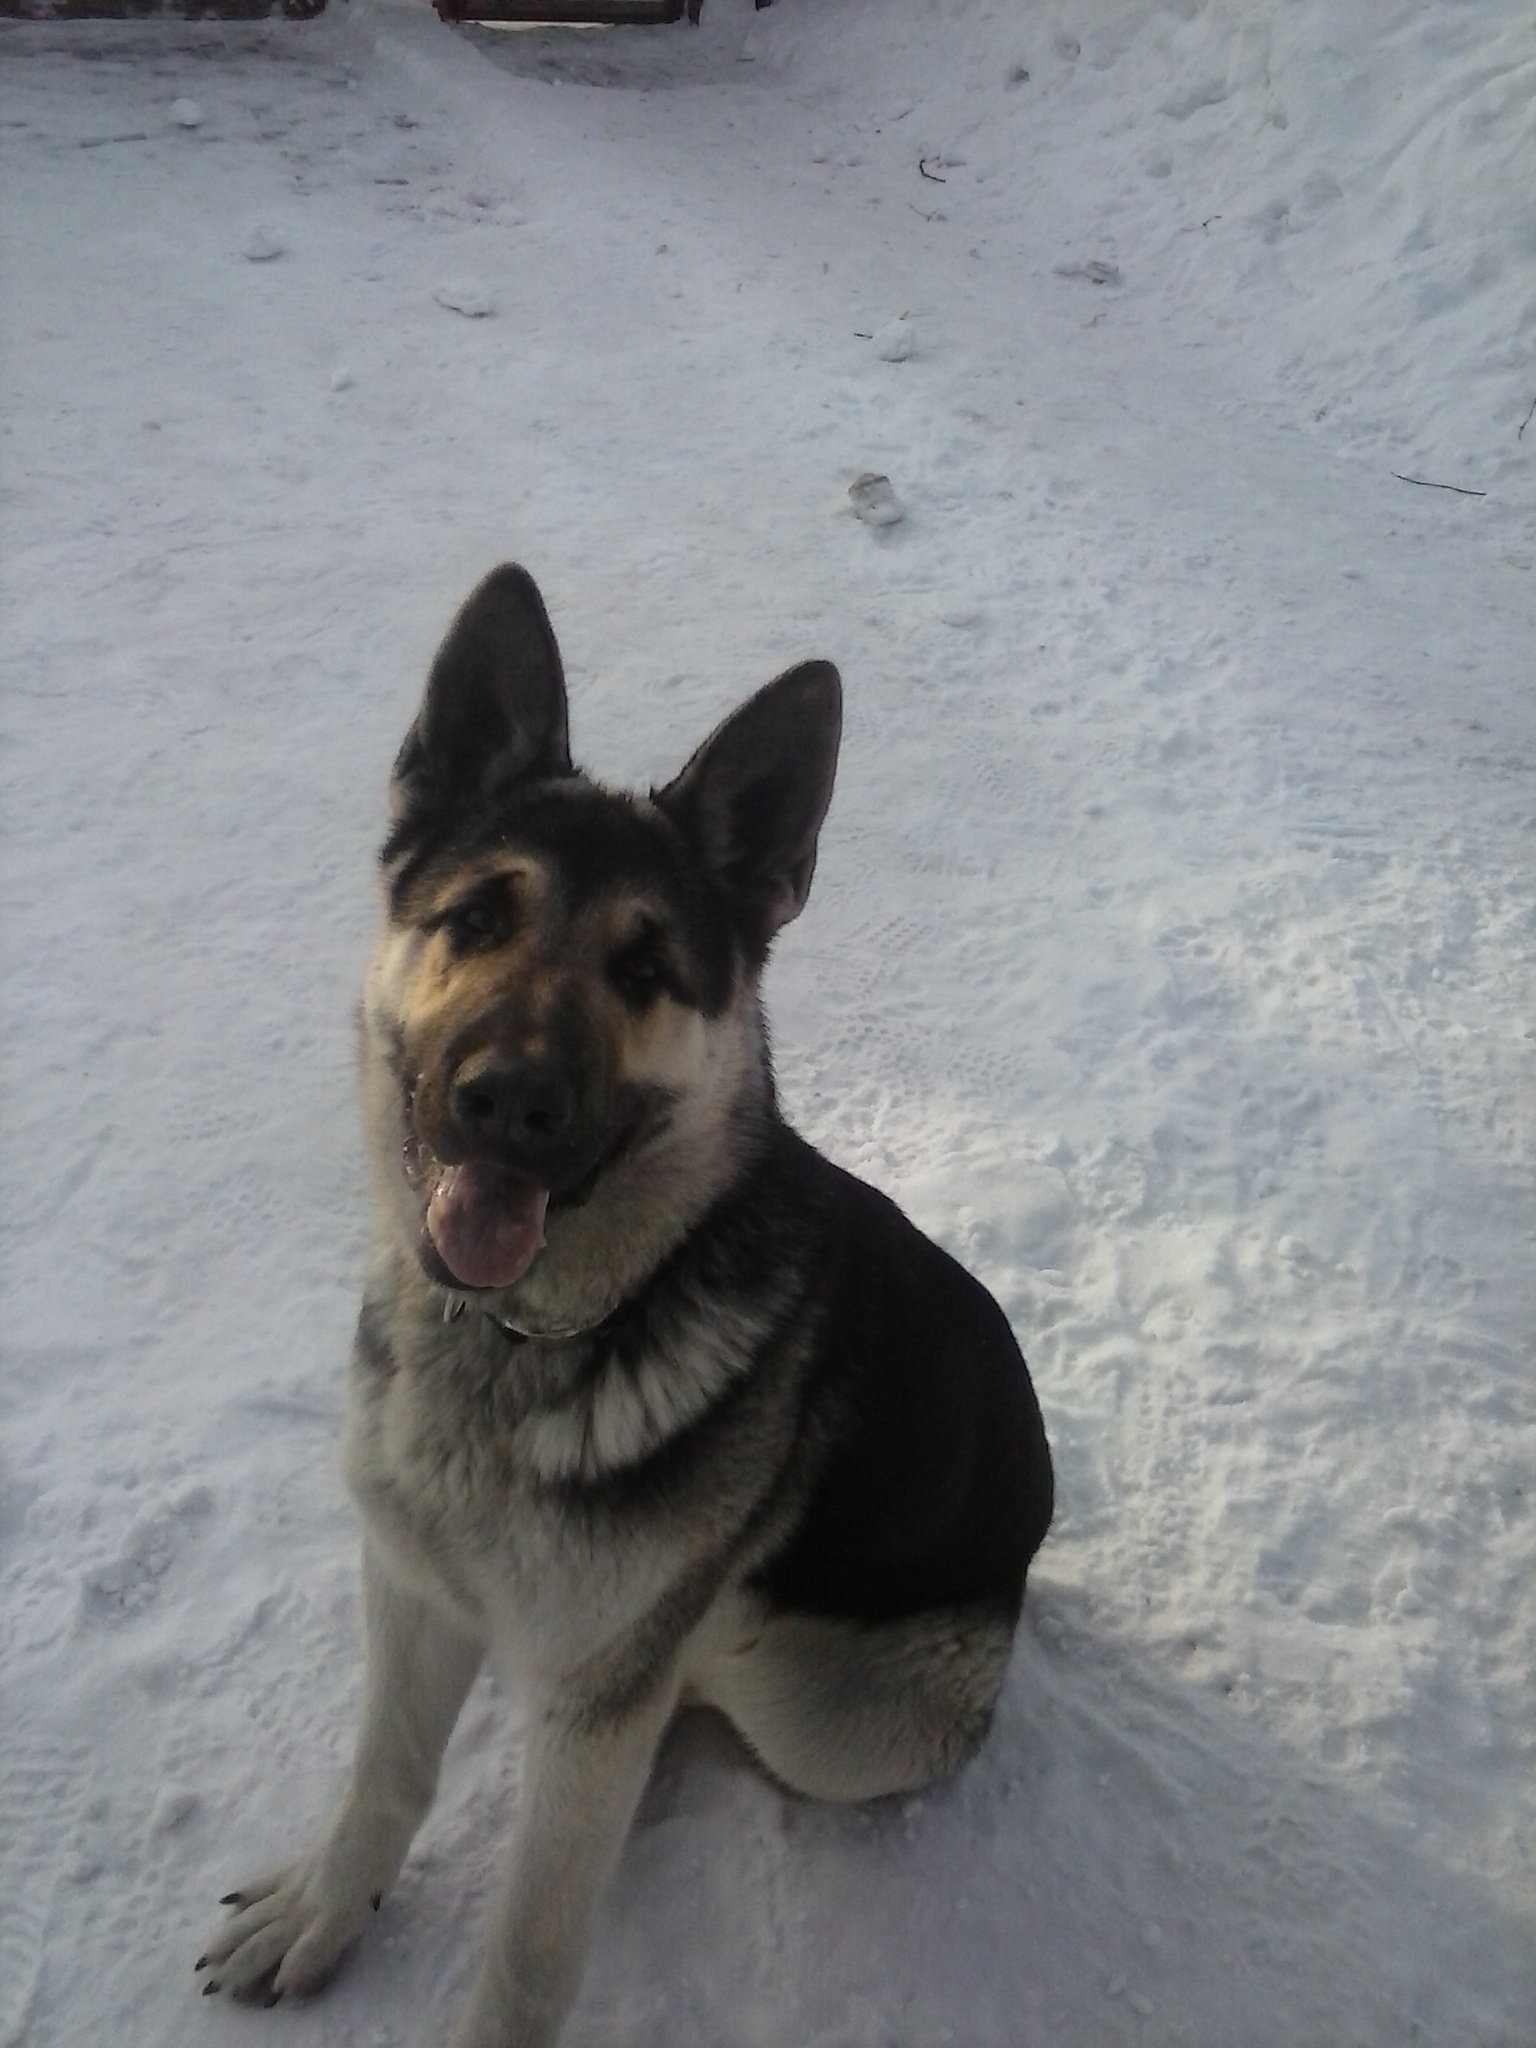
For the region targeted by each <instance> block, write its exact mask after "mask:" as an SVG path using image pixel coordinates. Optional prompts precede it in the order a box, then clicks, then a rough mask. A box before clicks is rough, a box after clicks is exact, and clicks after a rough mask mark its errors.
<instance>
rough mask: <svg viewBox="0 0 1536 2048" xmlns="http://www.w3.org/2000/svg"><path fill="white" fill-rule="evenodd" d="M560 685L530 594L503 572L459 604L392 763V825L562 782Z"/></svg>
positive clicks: (566, 766)
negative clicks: (537, 781)
mask: <svg viewBox="0 0 1536 2048" xmlns="http://www.w3.org/2000/svg"><path fill="white" fill-rule="evenodd" d="M570 772H571V749H570V740H569V737H568V732H567V723H566V702H565V677H564V675H563V674H562V672H561V668H560V650H559V648H558V647H557V646H556V645H555V635H554V629H553V628H552V627H551V625H550V623H549V614H548V613H547V612H546V611H545V609H544V600H543V599H542V598H541V597H540V596H539V592H538V586H537V584H535V582H534V580H533V578H532V577H531V576H530V575H529V574H528V571H527V570H526V569H520V568H519V567H518V566H517V564H516V563H515V562H505V563H503V564H502V566H501V568H499V569H493V570H492V571H491V573H490V575H489V576H487V577H486V579H485V581H484V582H483V583H482V584H480V585H479V587H478V588H477V589H476V590H474V591H473V592H472V593H471V594H470V596H469V597H468V598H467V599H466V600H465V602H464V606H463V609H462V610H461V611H460V613H459V615H458V617H457V618H456V619H455V620H454V622H453V624H452V625H451V626H450V627H449V628H448V637H447V639H446V640H444V642H443V644H442V646H441V647H440V648H439V649H438V652H437V659H436V660H435V661H434V662H433V664H432V673H431V675H430V676H429V677H428V678H427V692H426V695H425V697H424V698H423V699H422V704H421V709H420V711H419V712H418V713H417V714H416V722H415V724H414V725H413V726H412V727H411V729H410V731H409V732H408V733H407V734H406V736H405V739H404V742H403V743H402V745H401V748H400V752H399V754H398V755H397V756H396V758H395V770H394V776H393V779H392V781H391V784H390V798H391V803H392V807H393V810H394V814H395V819H396V822H397V824H399V823H401V822H403V821H406V820H409V819H411V818H414V817H419V816H421V815H422V813H423V812H426V811H429V810H433V809H436V808H438V807H439V806H442V805H447V804H452V803H453V802H455V801H456V800H459V801H462V800H463V799H464V798H466V797H486V796H499V795H500V794H502V792H503V791H505V790H508V789H510V788H511V787H512V786H513V784H514V783H517V782H521V781H522V780H523V779H524V777H526V776H530V775H569V774H570Z"/></svg>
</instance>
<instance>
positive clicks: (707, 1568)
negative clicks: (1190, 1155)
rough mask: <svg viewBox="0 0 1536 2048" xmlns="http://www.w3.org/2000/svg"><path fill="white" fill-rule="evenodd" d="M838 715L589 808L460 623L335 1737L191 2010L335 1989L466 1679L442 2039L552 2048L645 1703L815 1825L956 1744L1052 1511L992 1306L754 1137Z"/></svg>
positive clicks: (436, 699) (391, 1160) (413, 825)
mask: <svg viewBox="0 0 1536 2048" xmlns="http://www.w3.org/2000/svg"><path fill="white" fill-rule="evenodd" d="M840 724H841V687H840V684H839V680H838V675H837V671H836V670H835V669H834V668H833V667H831V666H830V664H828V663H826V662H819V661H812V662H807V663H805V664H803V665H802V666H801V667H798V668H794V669H791V670H789V671H788V673H787V674H784V675H781V676H780V677H779V678H778V680H777V681H776V682H772V683H769V684H768V685H767V687H766V688H765V689H763V690H760V691H759V692H758V693H757V695H756V696H754V697H752V698H750V699H749V700H748V701H747V703H745V704H744V705H743V706H742V707H741V708H740V709H739V710H738V711H737V712H735V713H734V714H733V716H731V717H730V718H728V719H727V720H726V721H725V723H724V724H723V725H722V726H720V727H719V729H718V730H717V731H716V732H715V733H713V734H712V735H711V737H710V738H709V739H707V740H706V741H705V742H704V744H703V746H702V747H700V748H699V750H698V752H697V753H696V754H695V755H694V756H693V758H692V760H690V761H689V763H688V765H687V766H686V767H685V768H684V769H683V770H682V772H681V774H679V775H678V776H677V777H676V779H675V780H674V781H672V782H670V783H668V784H667V786H666V787H665V788H664V789H660V790H655V791H653V792H652V793H651V794H650V795H649V796H647V797H631V796H626V795H618V794H615V793H614V792H612V791H610V790H607V789H603V788H601V787H599V785H598V784H597V783H595V782H593V781H591V780H590V779H589V778H588V777H587V776H586V775H584V774H582V773H580V772H579V771H578V770H576V769H575V768H573V767H572V765H571V755H570V749H569V745H568V741H567V718H566V695H565V684H564V679H563V676H562V673H561V665H560V656H559V652H558V649H557V647H556V644H555V638H554V634H553V632H552V630H551V628H550V624H549V620H548V617H547V615H546V613H545V609H544V605H543V603H542V601H541V599H540V597H539V593H538V591H537V589H536V588H535V586H534V583H533V581H532V579H531V578H530V577H529V576H528V574H527V573H526V571H524V570H522V569H520V568H517V567H514V566H505V567H503V568H500V569H497V570H495V571H494V572H493V573H492V574H491V575H490V576H489V577H488V578H487V579H486V581H485V582H484V583H482V584H481V585H480V587H479V588H478V589H477V590H476V591H475V592H474V593H473V595H472V596H471V597H470V598H469V600H468V602H467V603H466V604H465V606H464V608H463V610H462V611H461V612H460V613H459V615H458V617H457V619H456V620H455V622H454V624H453V626H452V627H451V629H450V631H449V633H448V637H447V639H446V640H445V642H444V643H443V646H442V649H441V651H440V652H439V654H438V656H437V659H436V662H435V663H434V665H433V668H432V672H431V675H430V678H429V680H428V683H427V689H426V695H425V698H424V701H423V703H422V706H421V710H420V713H419V715H418V716H417V718H416V721H415V723H414V724H413V725H412V726H411V728H410V730H409V732H408V733H407V734H406V737H405V742H404V744H403V746H402V747H401V749H400V753H399V757H398V759H397V760H396V763H395V768H394V774H393V780H392V787H391V799H392V816H393V822H392V825H391V827H390V831H389V836H388V838H387V840H386V842H385V845H384V849H383V855H382V865H383V876H384V894H385V919H384V929H383V934H382V936H381V938H380V940H379V942H378V947H377V950H376V952H375V954H374V956H373V961H372V964H371V966H370V969H369V972H368V978H367V984H366V990H365V994H364V1000H363V1014H362V1041H363V1087H364V1097H365V1105H366V1112H367V1126H368V1135H369V1140H370V1148H371V1154H372V1163H373V1170H374V1175H375V1180H376V1206H377V1227H376V1231H375V1237H374V1249H373V1254H372V1262H371V1267H370V1273H369V1278H368V1282H367V1289H366V1293H365V1296H364V1300H363V1305H362V1311H361V1315H360V1317H359V1321H358V1326H357V1336H356V1341H355V1344H354V1347H353V1353H352V1368H351V1384H350V1401H349V1412H348V1420H347V1425H346V1434H345V1465H346V1472H347V1478H348V1481H349V1484H350V1486H351V1489H352V1492H353V1493H354V1495H355V1496H356V1499H357V1502H358V1505H359V1507H360V1509H361V1511H362V1517H363V1523H364V1529H365V1534H364V1544H363V1588H364V1613H365V1619H366V1631H367V1679H366V1689H365V1699H364V1705H363V1712H362V1726H361V1729H360V1732H359V1735H358V1740H357V1751H356V1757H355V1761H354V1763H353V1767H352V1772H351V1777H350V1780H349V1782H348V1785H347V1788H346V1791H345V1793H344V1794H343V1796H342V1799H341V1802H340V1804H339V1806H338V1808H337V1810H336V1812H335V1814H334V1815H333V1817H332V1819H331V1821H330V1824H329V1826H328V1828H327V1829H326V1830H325V1832H324V1833H323V1834H322V1835H321V1836H320V1837H319V1839H318V1841H317V1842H316V1843H315V1844H314V1845H313V1846H312V1847H311V1848H310V1849H309V1850H308V1851H307V1852H306V1853H303V1854H301V1855H300V1856H299V1857H298V1859H297V1860H296V1861H295V1862H293V1863H292V1864H290V1865H288V1866H286V1867H285V1868H282V1869H279V1870H276V1871H273V1872H271V1873H269V1874H268V1875H267V1876H265V1877H262V1878H260V1879H258V1880H256V1881H254V1882H250V1883H246V1884H243V1885H241V1887H240V1888H239V1890H237V1891H236V1892H234V1893H232V1894H231V1895H230V1896H229V1897H228V1898H227V1899H226V1900H225V1901H224V1904H225V1905H226V1906H229V1907H231V1908H233V1911H232V1913H230V1914H229V1915H228V1916H227V1917H226V1918H225V1920H224V1922H223V1924H222V1925H221V1927H220V1930H219V1932H218V1933H217V1935H216V1936H215V1938H214V1939H213V1940H212V1941H211V1942H210V1944H209V1946H208V1950H207V1953H206V1955H204V1956H203V1957H202V1958H201V1959H200V1961H199V1963H198V1969H199V1971H201V1972H203V1973H204V1990H205V1991H207V1992H217V1991H225V1992H228V1993H231V1994H233V1995H234V1996H236V1997H243V1998H258V1999H265V2000H266V2001H267V2002H268V2003H271V2002H273V2001H274V2000H276V1999H277V1998H279V1997H281V1996H282V1995H283V1994H284V1993H285V1992H293V1993H298V1994H302V1993H306V1992H312V1991H315V1990H317V1989H318V1988H319V1987H320V1986H321V1985H322V1984H323V1983H324V1981H325V1980H326V1979H327V1978H328V1977H329V1976H330V1974H331V1972H332V1971H333V1969H334V1968H335V1966H336V1963H337V1961H338V1959H339V1957H340V1956H341V1953H342V1951H343V1950H344V1949H345V1948H346V1946H347V1945H348V1944H349V1943H350V1942H351V1941H352V1940H353V1939H354V1938H355V1937H356V1936H357V1934H358V1932H359V1930H360V1929H361V1928H362V1927H363V1926H364V1924H365V1922H366V1921H367V1919H368V1917H369V1913H370V1911H371V1910H372V1909H375V1908H377V1906H378V1905H379V1902H380V1900H381V1899H382V1897H383V1896H384V1894H385V1893H386V1892H387V1891H388V1890H389V1889H390V1887H391V1886H392V1885H393V1883H394V1881H395V1879H396V1877H397V1875H398V1874H399V1871H400V1867H401V1865H402V1863H403V1862H404V1860H405V1856H406V1852H407V1850H408V1849H409V1847H410V1843H411V1838H412V1836H413V1835H414V1834H415V1832H416V1830H417V1828H418V1827H419V1826H420V1824H421V1821H422V1819H423V1817H424V1816H425V1814H426V1812H427V1808H428V1806H429V1805H430V1803H431V1800H432V1796H433V1792H434V1790H435V1787H436V1783H437V1776H438V1767H439V1764H440V1761H441V1758H442V1754H443V1749H444V1745H445V1744H446V1742H447V1740H448V1737H449V1733H450V1731H451V1730H452V1728H453V1725H454V1721H455V1718H456V1717H457V1715H458V1712H459V1708H460V1706H461V1704H462V1703H463V1700H464V1696H465V1694H466V1692H467V1691H468V1689H469V1686H470V1682H471V1680H472V1679H473V1678H474V1675H475V1672H476V1670H477V1669H478V1668H479V1665H480V1662H481V1659H482V1658H483V1657H484V1656H485V1655H486V1654H487V1653H489V1654H490V1655H491V1656H492V1657H493V1658H494V1659H495V1660H496V1663H497V1665H498V1668H499V1669H500V1670H501V1671H502V1673H503V1674H504V1675H505V1677H506V1678H507V1679H508V1680H509V1681H510V1682H511V1683H512V1685H513V1686H514V1687H515V1688H516V1690H517V1691H518V1692H519V1693H520V1694H521V1695H522V1698H523V1700H524V1702H525V1704H526V1708H527V1723H526V1754H525V1762H524V1773H523V1782H522V1792H521V1802H520V1806H519V1810H518V1816H517V1824H516V1837H515V1840H514V1842H513V1845H512V1849H511V1855H510V1859H509V1862H508V1867H507V1871H506V1878H505V1885H504V1889H503V1892H502V1895H501V1899H500V1903H499V1905H498V1906H497V1908H496V1912H495V1920H494V1926H493V1930H492V1934H491V1940H490V1945H489V1951H488V1954H487V1956H486V1958H485V1961H484V1965H483V1967H482V1969H481V1971H480V1974H479V1977H478V1979H477V1981H476V1984H475V1988H474V1992H473V1995H472V1997H471V1999H470V2003H469V2009H468V2011H467V2013H466V2014H465V2015H464V2017H463V2018H462V2019H461V2021H460V2024H459V2027H458V2030H457V2032H455V2033H454V2034H453V2036H452V2042H453V2044H454V2048H545V2044H549V2043H552V2042H554V2041H555V2039H556V2037H557V2036H558V2034H559V2031H560V2027H561V2023H562V2021H563V2019H564V2017H565V2014H566V2011H567V2009H568V2007H569V2006H570V2004H571V2001H572V1999H573V1997H574V1996H575V1992H576V1988H577V1983H578V1979H579V1975H580V1969H581V1960H582V1951H583V1946H584V1942H585V1937H586V1933H587V1928H588V1924H589V1921H590V1919H591V1916H592V1912H593V1908H594V1905H595V1902H596V1901H597V1899H598V1897H599V1894H600V1892H601V1889H602V1887H603V1885H604V1883H605V1881H606V1880H607V1878H608V1876H609V1873H610V1871H611V1870H612V1868H613V1865H614V1863H615V1861H616V1859H617V1857H618V1854H619V1851H620V1848H621V1847H622V1845H623V1842H624V1838H625V1834H626V1832H627V1830H628V1827H629V1824H630V1820H631V1818H632V1816H633V1814H634V1811H635V1807H636V1804H637V1802H638V1800H639V1798H640V1795H641V1792H642V1791H643V1789H644V1786H645V1783H646V1779H647V1775H648V1773H649V1771H650V1767H651V1762H652V1759H653V1757H654V1755H655V1753H656V1748H657V1744H658V1742H659V1741H660V1739H661V1736H662V1734H663V1732H664V1731H665V1729H666V1727H667V1725H668V1723H669V1722H670V1721H671V1719H672V1718H673V1716H674V1714H676V1713H677V1711H678V1710H679V1708H681V1707H684V1706H687V1705H694V1704H702V1705H708V1706H712V1707H715V1708H717V1709H719V1710H720V1711H721V1712H722V1713H724V1714H725V1715H726V1716H727V1717H728V1718H729V1720H730V1721H731V1722H732V1723H733V1724H734V1725H735V1727H736V1729H737V1730H738V1731H739V1732H740V1734H741V1736H742V1737H743V1738H744V1740H745V1742H746V1744H747V1746H748V1748H749V1749H750V1750H751V1751H752V1752H753V1754H754V1755H755V1756H756V1757H757V1758H758V1759H760V1761H761V1762H762V1764H763V1765H764V1766H765V1767H766V1768H767V1770H768V1771H769V1772H771V1773H772V1774H773V1776H774V1777H775V1778H777V1779H778V1780H779V1781H780V1782H781V1783H782V1784H784V1785H785V1786H787V1787H789V1788H791V1789H792V1790H794V1791H796V1792H800V1793H805V1794H808V1795H810V1796H812V1797H814V1798H818V1799H832V1800H859V1799H870V1798H874V1797H877V1796H879V1795H880V1794H882V1793H893V1792H904V1791H908V1790H910V1789H911V1788H913V1787H915V1786H919V1785H925V1784H927V1783H928V1782H929V1781H930V1780H931V1779H933V1778H936V1777H938V1776H940V1775H942V1774H943V1773H945V1772H948V1771H952V1770H954V1769H955V1767H956V1766H957V1765H958V1764H960V1763H962V1762H963V1761H964V1760H965V1759H966V1758H967V1757H969V1756H970V1755H971V1753H972V1752H973V1751H974V1750H975V1748H976V1746H977V1744H978V1743H979V1742H980V1741H981V1739H982V1736H983V1735H984V1733H985V1732H986V1729H987V1725H988V1722H989V1720H990V1718H991V1714H992V1709H993V1705H994V1702H995V1701H996V1698H997V1694H998V1690H999V1687H1000V1685H1001V1683H1002V1679H1003V1673H1004V1669H1005V1666H1006V1664H1007V1662H1008V1655H1009V1646H1010V1643H1011V1641H1012V1637H1013V1631H1014V1628H1015V1625H1016V1623H1017V1620H1018V1616H1019V1610H1020V1606H1021V1603H1022V1600H1023V1595H1024V1576H1025V1572H1026V1570H1027V1568H1028V1565H1029V1561H1030V1559H1031V1557H1032V1556H1033V1555H1034V1553H1035V1551H1036V1549H1037V1548H1038V1547H1039V1544H1040V1542H1041V1540H1042V1538H1043V1537H1044V1535H1045V1532H1046V1528H1047V1525H1048V1524H1049V1522H1050V1518H1051V1505H1052V1479H1051V1462H1050V1453H1049V1451H1048V1449H1047V1446H1046V1439H1045V1432H1044V1428H1043V1426H1042V1423H1041V1419H1040V1411H1039V1408H1038V1406H1037V1405H1036V1401H1035V1396H1034V1392H1033V1389H1032V1388H1031V1386H1030V1381H1029V1377H1028V1374H1027V1373H1026V1371H1025V1368H1024V1361H1023V1359H1022V1358H1021V1357H1020V1355H1019V1350H1018V1346H1017V1345H1016V1344H1015V1342H1014V1339H1013V1334H1012V1332H1011V1331H1010V1329H1009V1327H1008V1323H1007V1321H1006V1320H1005V1318H1004V1316H1003V1313H1002V1311H1001V1309H1000V1308H999V1307H998V1306H997V1304H996V1303H995V1302H994V1301H993V1300H992V1298H991V1297H990V1295H988V1294H987V1293H986V1292H985V1291H984V1289H983V1288H982V1287H981V1286H980V1285H979V1283H978V1282H977V1281H975V1280H974V1279H972V1278H971V1277H970V1276H969V1275H968V1274H966V1273H965V1272H964V1271H962V1269H961V1268H960V1267H959V1266H957V1265H956V1264H955V1263H954V1261H953V1260H951V1259H950V1258H949V1257H948V1256H947V1255H946V1254H945V1253H944V1252H942V1251H940V1250H939V1249H938V1247H937V1246H936V1245H933V1244H931V1243H930V1242H929V1241H928V1240H927V1239H926V1238H924V1237H923V1236H921V1235H920V1233H919V1232H918V1231H917V1230H916V1229H915V1228H914V1227H913V1225H912V1224H911V1223H909V1222H908V1221H907V1220H906V1218H905V1217H904V1216H903V1215H902V1214H901V1212H900V1211H899V1210H898V1209H896V1208H895V1207H894V1206H893V1204H892V1203H890V1202H889V1201H887V1200H886V1199H885V1197H884V1196H883V1195H880V1194H877V1193H876V1192H875V1191H874V1190H873V1189H872V1188H869V1187H866V1186H865V1185H864V1184H863V1183H861V1182H860V1181H857V1180H855V1179H853V1178H852V1177H851V1176H850V1175H848V1174H846V1173H844V1172H842V1171H840V1170H839V1168H837V1167H836V1166H834V1165H832V1164H831V1163H830V1162H829V1161H828V1160H826V1159H823V1158H822V1157H821V1156H820V1155H819V1154H818V1153H817V1152H815V1151H813V1150H812V1149H811V1147H810V1146H809V1145H808V1144H806V1143H805V1141H804V1140H803V1139H802V1138H799V1137H797V1136H796V1135H795V1133H794V1132H793V1131H792V1130H790V1129H789V1127H788V1125H787V1124H786V1123H785V1122H784V1121H783V1118H782V1117H781V1115H780V1113H779V1109H778V1104H777V1101H776V1099H775V1094H774V1084H773V1076H772V1070H771V1067H770V1063H769V1057H768V1044H767V1037H766V1031H765V1026H764V1021H763V1015H762V1009H761V1005H760V1001H759V995H758V984H759V979H760V976H761V973H762V968H763V963H764V960H765V958H766V956H767V953H768V947H769V944H770V942H771V940H772V938H773V936H774V933H775V932H776V931H778V929H779V927H780V926H781V925H784V924H786V923H788V922H789V920H790V919H791V918H793V917H796V916H797V915H798V914H799V912H800V910H801V909H802V908H803V906H804V904H805V900H806V893H807V891H808V890H809V888H810V883H811V871H812V869H813V867H814V865H815V861H816V842H817V835H818V833H819V831H820V828H821V822H822V818H823V816H824V814H825V812H826V809H827V804H828V801H829V799H830V797H831V794H832V777H833V771H834V768H835V766H836V760H837V748H838V737H839V730H840Z"/></svg>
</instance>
